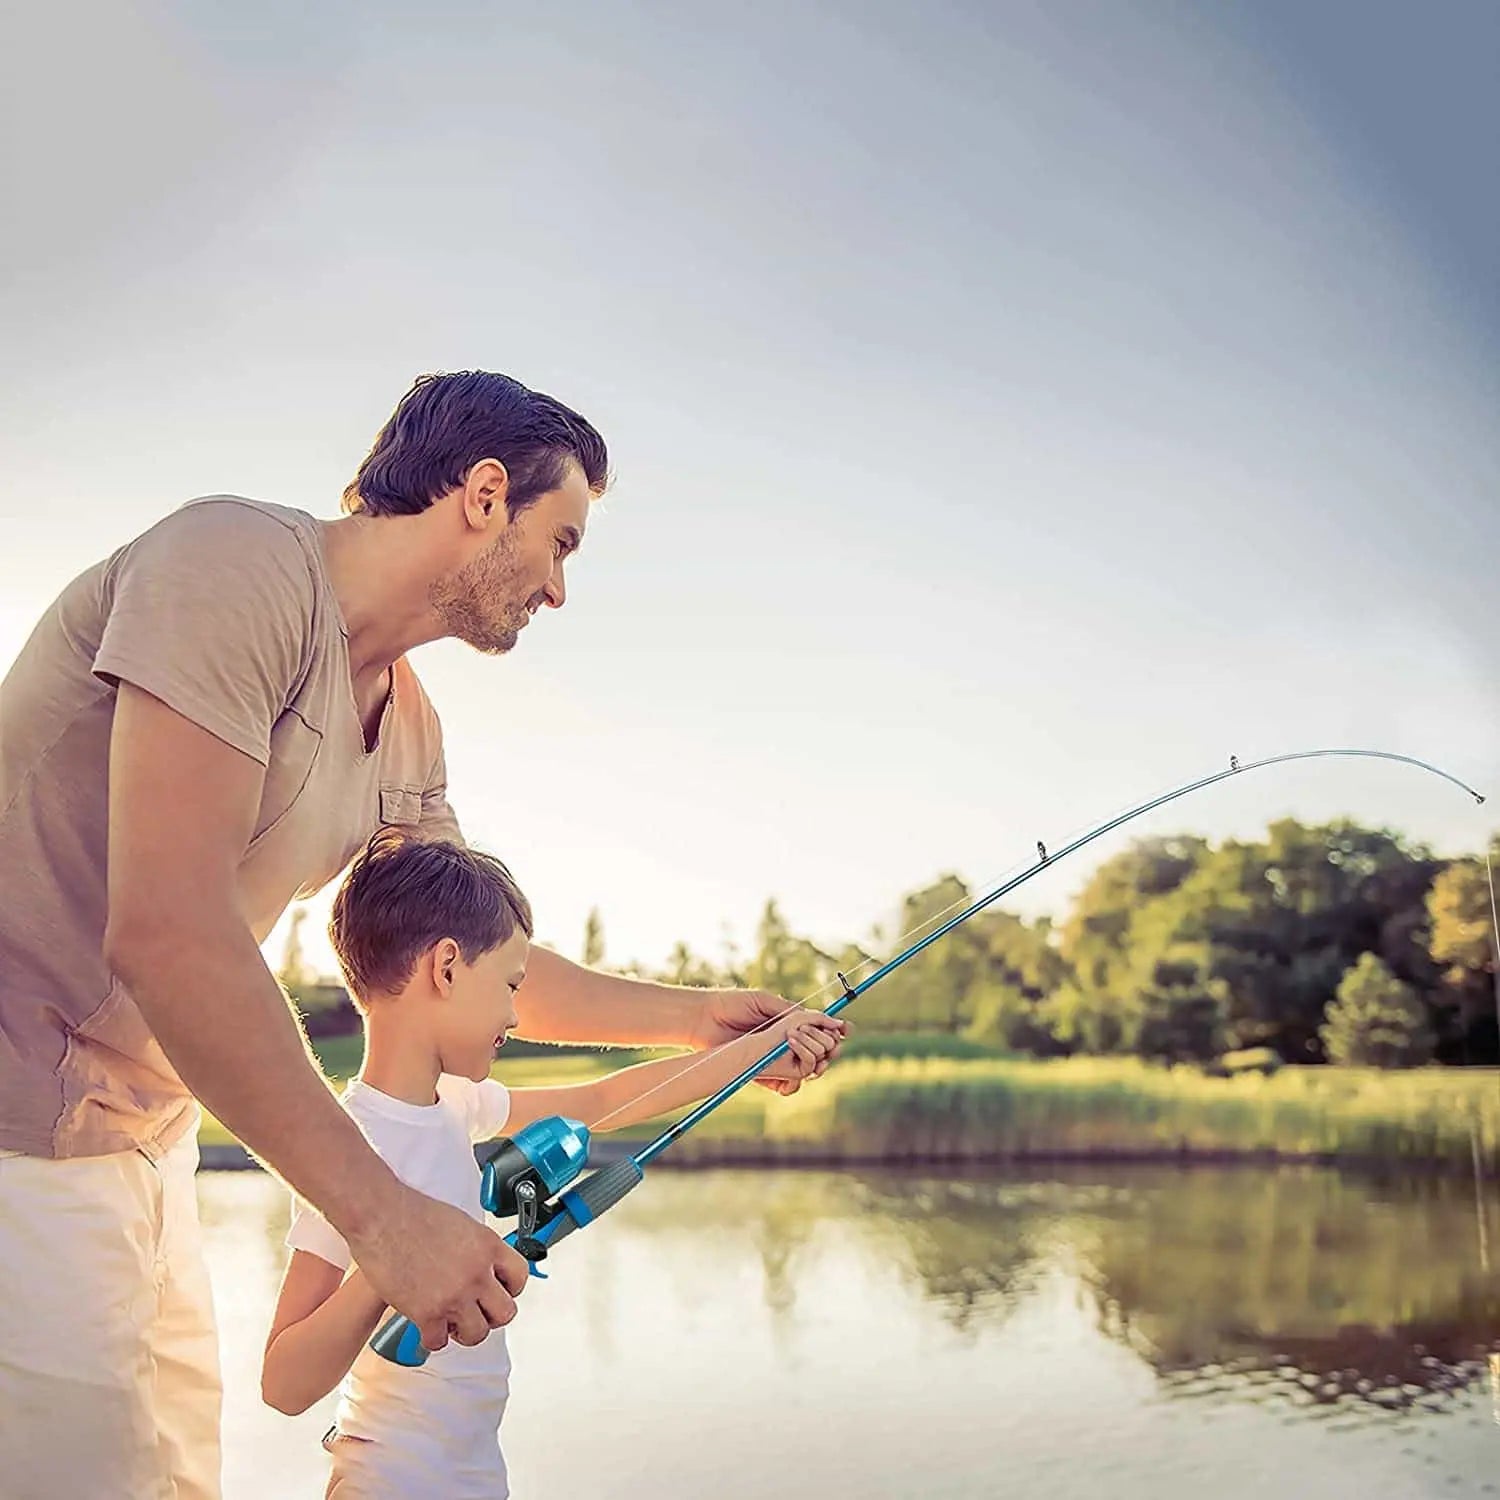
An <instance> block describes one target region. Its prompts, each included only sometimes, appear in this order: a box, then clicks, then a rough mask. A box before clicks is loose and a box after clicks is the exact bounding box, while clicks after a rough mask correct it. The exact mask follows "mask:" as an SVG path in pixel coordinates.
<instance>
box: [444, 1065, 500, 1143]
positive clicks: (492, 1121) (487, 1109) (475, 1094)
mask: <svg viewBox="0 0 1500 1500" xmlns="http://www.w3.org/2000/svg"><path fill="white" fill-rule="evenodd" d="M437 1093H438V1101H439V1102H440V1103H441V1104H443V1105H445V1106H447V1108H449V1109H451V1110H452V1111H453V1112H454V1113H455V1114H456V1115H458V1116H459V1118H460V1119H461V1120H462V1121H463V1125H464V1129H465V1130H466V1131H467V1132H468V1135H469V1139H470V1140H471V1141H485V1140H489V1139H490V1137H491V1136H495V1135H499V1133H500V1131H501V1130H502V1129H503V1128H504V1126H505V1117H506V1116H507V1115H508V1114H509V1113H510V1091H509V1090H508V1089H507V1088H506V1087H505V1085H504V1084H503V1083H501V1082H500V1080H499V1079H498V1078H486V1079H483V1080H482V1081H480V1082H478V1083H476V1082H475V1081H474V1080H473V1079H472V1078H462V1077H459V1076H458V1075H457V1074H454V1073H444V1074H443V1075H442V1076H441V1077H440V1078H439V1079H438V1085H437Z"/></svg>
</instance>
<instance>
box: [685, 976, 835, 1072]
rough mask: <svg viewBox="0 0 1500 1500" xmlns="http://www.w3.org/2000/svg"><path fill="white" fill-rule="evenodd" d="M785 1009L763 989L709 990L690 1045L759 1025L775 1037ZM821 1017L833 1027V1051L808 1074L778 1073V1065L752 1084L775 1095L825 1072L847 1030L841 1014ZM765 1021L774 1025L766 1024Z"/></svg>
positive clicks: (712, 1043) (728, 1038) (709, 1043)
mask: <svg viewBox="0 0 1500 1500" xmlns="http://www.w3.org/2000/svg"><path fill="white" fill-rule="evenodd" d="M789 1009H791V1008H790V1007H789V1006H788V1005H787V1002H786V1001H785V1000H783V999H781V998H780V997H779V996H777V995H773V994H770V993H769V992H768V991H766V990H711V991H710V992H709V993H708V994H707V995H706V996H705V998H704V1008H703V1016H702V1019H701V1020H700V1022H699V1023H698V1034H697V1036H696V1037H695V1038H694V1041H693V1045H694V1047H695V1048H700V1049H701V1048H705V1047H717V1046H719V1045H721V1044H722V1043H724V1042H732V1041H735V1040H736V1039H737V1038H738V1037H741V1036H743V1035H744V1034H745V1033H746V1032H747V1031H756V1030H758V1029H759V1028H760V1027H762V1026H765V1027H766V1034H767V1035H768V1036H769V1035H772V1034H774V1035H775V1036H776V1037H777V1039H778V1040H779V1039H780V1037H781V1035H782V1033H781V1032H780V1031H778V1030H777V1026H779V1025H780V1024H781V1023H780V1020H778V1018H785V1017H786V1016H787V1012H788V1010H789ZM791 1014H792V1015H794V1016H802V1015H821V1012H818V1011H799V1010H795V1009H791ZM822 1019H823V1020H824V1021H826V1022H827V1024H828V1025H829V1026H831V1027H834V1028H836V1031H837V1038H836V1041H835V1045H834V1048H833V1051H832V1052H831V1053H830V1054H829V1055H828V1056H827V1057H826V1058H824V1059H823V1064H822V1066H821V1067H815V1068H814V1069H813V1071H812V1073H811V1074H796V1075H792V1074H789V1073H788V1074H781V1073H779V1072H778V1068H779V1066H780V1065H779V1064H778V1065H777V1066H776V1067H772V1068H768V1069H766V1071H765V1072H764V1073H762V1074H760V1075H759V1076H758V1077H757V1078H756V1080H755V1081H756V1083H757V1084H759V1085H760V1086H761V1087H762V1088H767V1089H771V1090H773V1091H774V1092H775V1093H778V1094H795V1093H796V1092H797V1090H798V1089H800V1088H801V1087H802V1080H803V1078H804V1077H814V1078H816V1077H818V1076H819V1075H820V1074H822V1073H823V1072H824V1071H826V1069H827V1067H828V1064H829V1063H831V1062H832V1061H833V1060H834V1059H835V1058H836V1057H837V1056H838V1051H839V1047H841V1046H842V1045H843V1040H844V1038H845V1037H846V1036H847V1035H848V1033H849V1023H848V1022H847V1021H845V1020H844V1019H843V1018H842V1017H841V1016H832V1017H829V1016H823V1017H822ZM768 1021H770V1022H775V1023H776V1024H775V1025H771V1026H766V1023H767V1022H768ZM767 1050H769V1048H768V1049H767Z"/></svg>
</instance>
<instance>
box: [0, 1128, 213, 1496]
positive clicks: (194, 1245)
mask: <svg viewBox="0 0 1500 1500" xmlns="http://www.w3.org/2000/svg"><path fill="white" fill-rule="evenodd" d="M197 1165H198V1143H197V1140H196V1138H195V1135H194V1133H193V1132H191V1131H190V1132H189V1133H188V1135H187V1136H186V1137H185V1138H184V1139H183V1140H182V1141H180V1142H178V1144H177V1145H175V1146H173V1147H172V1148H171V1150H169V1151H168V1152H167V1153H166V1154H165V1155H164V1156H163V1157H162V1158H161V1159H160V1160H159V1161H152V1160H150V1159H149V1158H148V1157H146V1156H145V1155H143V1154H142V1153H140V1152H124V1153H121V1154H119V1155H115V1156H86V1157H76V1158H72V1159H69V1160H63V1161H50V1160H47V1159H45V1158H42V1157H36V1156H15V1155H6V1154H4V1153H0V1317H3V1320H4V1321H3V1329H4V1332H3V1334H0V1492H3V1494H4V1495H5V1497H6V1500H63V1497H66V1500H105V1497H109V1500H121V1497H125V1496H128V1497H130V1500H217V1497H218V1495H219V1403H220V1384H219V1347H218V1336H217V1334H216V1333H215V1330H214V1316H213V1300H212V1296H211V1294H210V1291H209V1283H208V1269H207V1267H206V1265H205V1264H204V1260H203V1247H202V1240H201V1237H200V1234H199V1229H198V1198H197V1190H196V1188H195V1186H194V1183H193V1173H194V1171H195V1170H196V1168H197Z"/></svg>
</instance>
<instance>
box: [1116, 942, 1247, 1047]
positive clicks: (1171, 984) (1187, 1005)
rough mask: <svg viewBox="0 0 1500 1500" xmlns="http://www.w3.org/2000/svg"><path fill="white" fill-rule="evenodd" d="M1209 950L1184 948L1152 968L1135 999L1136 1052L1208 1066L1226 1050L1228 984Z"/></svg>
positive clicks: (1164, 955) (1165, 957)
mask: <svg viewBox="0 0 1500 1500" xmlns="http://www.w3.org/2000/svg"><path fill="white" fill-rule="evenodd" d="M1209 964H1210V960H1209V954H1208V951H1207V950H1206V949H1205V948H1203V947H1201V946H1199V947H1194V946H1189V945H1182V946H1180V947H1178V948H1177V949H1175V950H1173V951H1171V952H1169V953H1166V954H1163V955H1162V956H1160V957H1159V958H1157V959H1156V961H1155V962H1154V963H1153V964H1152V967H1151V974H1150V977H1149V980H1148V981H1147V982H1146V983H1145V984H1143V985H1141V986H1140V987H1139V988H1138V989H1137V990H1136V992H1135V993H1134V995H1133V996H1132V1000H1133V1004H1132V1014H1133V1025H1134V1036H1133V1038H1132V1041H1133V1044H1134V1050H1135V1051H1136V1052H1137V1053H1138V1054H1139V1055H1140V1056H1141V1057H1145V1058H1150V1059H1152V1060H1153V1061H1157V1062H1169V1063H1175V1062H1208V1061H1210V1060H1211V1059H1213V1058H1216V1057H1218V1056H1219V1055H1220V1054H1221V1053H1222V1052H1223V1051H1224V1045H1225V1034H1226V1031H1225V1021H1226V1018H1227V1015H1228V1008H1229V1007H1228V986H1227V985H1225V983H1224V981H1223V980H1222V979H1214V978H1213V977H1211V974H1210V972H1209Z"/></svg>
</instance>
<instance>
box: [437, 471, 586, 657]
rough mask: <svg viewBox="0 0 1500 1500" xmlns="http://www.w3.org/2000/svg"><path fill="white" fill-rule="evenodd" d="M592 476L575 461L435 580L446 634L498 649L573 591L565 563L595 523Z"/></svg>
mask: <svg viewBox="0 0 1500 1500" xmlns="http://www.w3.org/2000/svg"><path fill="white" fill-rule="evenodd" d="M592 498H593V497H592V495H590V493H589V487H588V481H587V480H586V479H585V478H584V477H583V470H582V469H581V468H579V466H578V465H577V464H576V463H570V464H569V465H568V472H567V476H566V477H565V478H564V480H563V482H562V483H561V484H560V485H559V486H558V487H557V488H556V489H555V490H549V491H547V493H546V494H544V495H542V496H540V497H539V498H538V499H537V500H536V501H534V502H533V503H532V504H531V505H528V506H527V507H526V509H525V510H523V511H522V512H521V514H520V515H519V516H516V517H514V518H513V519H511V520H508V521H507V523H506V525H505V527H504V529H503V530H502V531H501V532H500V534H499V536H497V537H496V538H495V540H494V542H492V543H491V544H490V546H488V547H487V548H486V549H485V550H484V551H483V552H481V553H480V554H479V556H478V557H476V558H473V559H472V560H471V561H470V562H468V563H465V564H464V566H463V567H461V568H460V569H458V571H457V572H455V573H450V574H448V575H447V576H446V577H443V578H440V579H438V581H437V582H436V583H434V584H433V586H432V591H431V600H432V607H433V609H434V610H435V611H436V612H437V615H438V618H439V619H440V620H441V621H442V624H443V633H444V634H445V635H451V636H455V637H457V639H459V640H461V641H465V642H467V643H468V644H469V645H470V646H473V647H474V648H475V650H477V651H484V652H486V653H488V654H490V655H495V656H498V655H499V654H500V653H502V652H505V651H509V650H510V649H511V647H512V646H514V645H515V643H516V639H517V637H518V636H519V635H520V633H521V631H522V630H523V629H524V628H525V627H526V624H527V622H528V621H529V620H530V619H531V617H532V615H534V614H535V613H536V612H537V610H539V609H540V608H541V607H542V606H543V605H544V604H546V605H550V606H551V607H552V608H553V609H561V608H562V606H563V602H564V600H566V598H567V587H566V585H565V584H564V581H563V568H564V566H565V564H566V563H567V560H568V558H569V557H570V556H572V554H573V553H574V552H576V551H577V550H578V546H579V543H581V542H582V541H583V532H584V528H585V527H586V526H587V524H588V517H589V502H590V500H591V499H592Z"/></svg>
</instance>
